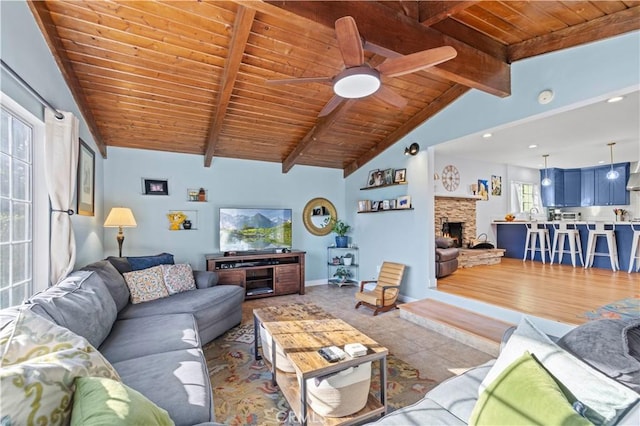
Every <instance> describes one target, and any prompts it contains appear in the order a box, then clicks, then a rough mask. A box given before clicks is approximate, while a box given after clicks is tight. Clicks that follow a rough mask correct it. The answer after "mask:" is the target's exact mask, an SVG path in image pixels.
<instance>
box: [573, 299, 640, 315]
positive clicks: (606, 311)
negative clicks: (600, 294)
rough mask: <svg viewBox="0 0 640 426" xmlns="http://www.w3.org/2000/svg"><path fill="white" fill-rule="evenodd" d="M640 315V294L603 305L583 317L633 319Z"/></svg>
mask: <svg viewBox="0 0 640 426" xmlns="http://www.w3.org/2000/svg"><path fill="white" fill-rule="evenodd" d="M639 316H640V296H638V295H637V296H634V297H627V298H625V299H622V300H618V301H615V302H613V303H609V304H607V305H604V306H601V307H599V308H597V309H595V310H593V311H587V312H585V313H584V314H583V315H582V317H584V318H588V319H589V320H597V319H604V318H609V319H631V318H637V317H639Z"/></svg>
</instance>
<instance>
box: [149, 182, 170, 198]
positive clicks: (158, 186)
mask: <svg viewBox="0 0 640 426" xmlns="http://www.w3.org/2000/svg"><path fill="white" fill-rule="evenodd" d="M142 182H143V184H142V186H143V188H142V189H143V193H144V194H145V195H169V181H168V180H166V179H143V180H142Z"/></svg>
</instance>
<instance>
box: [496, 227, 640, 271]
mask: <svg viewBox="0 0 640 426" xmlns="http://www.w3.org/2000/svg"><path fill="white" fill-rule="evenodd" d="M527 223H530V221H528V220H519V221H516V220H514V221H511V222H508V221H506V220H494V221H493V223H492V226H493V227H495V235H496V238H497V247H498V248H503V249H505V250H506V251H505V254H504V257H510V258H514V259H522V258H523V256H524V252H525V247H524V242H525V240H526V237H527ZM537 223H538V224H541V225H544V226H546V228H547V229H549V239H550V240H551V242H553V235H554V233H555V229H554V227H553V224H554V223H556V224H557V223H559V222H558V221H537ZM565 223H567V224H575V225H577V228H578V232H579V233H580V242H581V244H582V254H583V256H584V257H585V258H586V251H587V241H588V236H589V231H588V229H587V223H589V224H593V221H584V220H583V221H576V222H574V221H565ZM606 223H607V225H615V228H614V229H615V234H616V243H617V248H618V262H619V264H620V270H621V271H625V272H626V271H628V270H629V260H630V259H629V257H630V256H631V243H632V239H633V229H634V228H635V229H640V222H630V221H625V222H615V221H613V220H611V221H607V222H606ZM567 250H568V243H566V239H565V255H564V257H563V259H562V262H561V263H562V264H564V265H571V256H569V255H567V254H566V253H567ZM607 252H608V250H607V242H606V240H605V238H598V240H597V243H596V253H607ZM527 259H529V257H528V256H527ZM554 260H555V261H556V262H557V256H556V259H554ZM534 261H538V262H541V261H542V259H541V257H540V253H539V252H536V254H535V256H534ZM578 263H579V262H578ZM593 267H594V268H606V269H611V264H610V263H609V257H608V256H595V257H594V261H593Z"/></svg>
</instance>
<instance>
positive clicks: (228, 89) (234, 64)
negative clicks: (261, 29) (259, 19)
mask: <svg viewBox="0 0 640 426" xmlns="http://www.w3.org/2000/svg"><path fill="white" fill-rule="evenodd" d="M255 15H256V11H255V9H249V8H246V7H244V6H242V5H239V6H238V13H237V15H236V20H235V22H234V25H233V33H232V34H231V42H230V46H229V56H228V57H227V60H226V62H225V66H224V73H223V75H222V84H221V85H220V86H221V87H222V89H221V90H220V91H219V92H218V101H217V102H216V109H215V112H214V116H213V120H212V122H211V127H210V128H209V134H208V136H207V145H206V149H205V153H204V165H205V167H209V166H211V161H212V160H213V156H214V154H215V150H216V144H217V143H218V138H219V137H220V131H221V130H222V123H223V121H224V117H225V115H226V114H227V107H228V106H229V101H230V100H231V94H232V93H233V87H234V86H235V84H236V78H237V77H238V70H239V69H240V64H241V63H242V56H243V55H244V49H245V47H246V46H247V40H248V39H249V35H250V34H251V26H252V25H253V18H254V17H255Z"/></svg>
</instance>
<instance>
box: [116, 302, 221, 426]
mask: <svg viewBox="0 0 640 426" xmlns="http://www.w3.org/2000/svg"><path fill="white" fill-rule="evenodd" d="M172 297H175V296H172ZM113 366H114V367H115V369H116V370H117V371H118V373H119V374H120V377H122V381H123V383H125V384H126V385H127V386H130V387H131V388H133V389H135V390H137V391H138V392H141V393H142V394H143V395H144V396H146V397H147V398H149V399H150V400H151V401H153V402H154V403H155V404H156V405H158V406H159V407H161V408H164V409H165V410H167V411H168V412H169V415H170V416H171V419H172V420H173V421H174V422H175V423H176V424H177V425H194V424H197V423H201V422H206V421H212V420H214V419H213V400H212V395H211V384H210V381H209V372H208V370H207V362H206V360H205V358H204V355H203V353H202V351H201V350H200V349H199V348H194V349H182V350H177V351H170V352H161V353H156V354H153V355H147V356H143V357H139V358H133V359H129V360H126V361H120V362H116V363H114V364H113Z"/></svg>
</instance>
